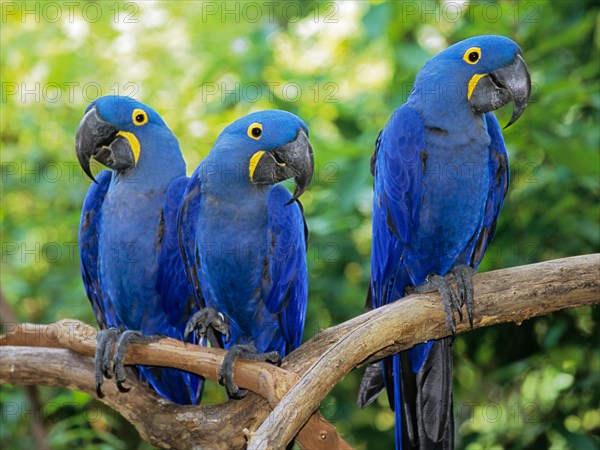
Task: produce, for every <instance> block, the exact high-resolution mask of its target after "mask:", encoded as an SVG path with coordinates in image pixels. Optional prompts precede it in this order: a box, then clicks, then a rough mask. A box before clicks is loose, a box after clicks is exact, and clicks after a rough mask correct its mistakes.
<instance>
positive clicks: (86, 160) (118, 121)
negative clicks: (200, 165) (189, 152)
mask: <svg viewBox="0 0 600 450" xmlns="http://www.w3.org/2000/svg"><path fill="white" fill-rule="evenodd" d="M75 149H76V151H77V158H78V159H79V164H80V165H81V167H82V168H83V171H84V172H85V173H86V174H87V175H88V176H89V177H90V178H91V179H92V180H93V181H96V180H95V179H94V177H93V175H92V172H91V170H90V159H91V158H94V159H95V160H96V161H98V162H99V163H101V164H104V165H105V166H107V167H109V168H110V169H113V170H114V171H116V172H117V173H118V174H128V173H133V171H134V169H136V171H139V172H143V173H144V176H146V177H149V178H150V177H152V176H154V175H156V174H170V173H174V172H181V167H182V166H183V173H182V174H184V173H185V162H184V161H183V156H182V155H181V150H180V149H179V143H178V142H177V139H176V138H175V136H174V135H173V133H172V132H171V130H170V129H169V128H168V127H167V125H166V124H165V122H164V121H163V120H162V118H161V117H160V116H159V115H158V113H156V111H154V110H153V109H152V108H150V107H148V106H146V105H144V104H143V103H140V102H138V101H137V100H134V99H132V98H130V97H121V96H118V95H108V96H105V97H100V98H98V99H96V100H94V101H93V102H92V103H90V104H89V105H88V107H87V108H86V110H85V116H84V117H83V119H82V120H81V123H80V124H79V128H78V129H77V136H76V138H75Z"/></svg>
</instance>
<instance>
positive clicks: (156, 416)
mask: <svg viewBox="0 0 600 450" xmlns="http://www.w3.org/2000/svg"><path fill="white" fill-rule="evenodd" d="M474 284H475V300H476V303H475V320H474V328H479V327H484V326H490V325H494V324H498V323H502V322H516V323H521V322H523V321H524V320H527V319H529V318H531V317H535V316H539V315H543V314H548V313H551V312H553V311H557V310H560V309H563V308H569V307H578V306H585V305H594V304H597V303H599V302H600V255H599V254H594V255H585V256H578V257H573V258H564V259H559V260H553V261H548V262H544V263H538V264H532V265H528V266H521V267H515V268H510V269H503V270H498V271H494V272H488V273H483V274H479V275H476V276H475V277H474ZM5 326H6V325H5ZM468 330H469V326H468V324H465V323H462V324H459V325H458V327H457V332H458V333H460V332H465V331H468ZM95 333H96V332H95V330H94V329H93V328H91V327H88V326H86V325H84V324H82V323H80V322H76V321H62V322H59V323H57V324H53V325H45V326H41V325H22V326H21V327H16V326H15V329H14V330H13V332H12V333H10V334H7V335H5V336H2V337H1V338H0V345H3V346H4V347H1V348H0V354H1V357H2V365H1V366H0V382H1V383H13V384H45V385H53V386H64V387H69V388H72V389H78V390H82V391H85V392H88V393H90V394H91V395H94V377H93V362H92V359H91V358H90V357H89V356H91V355H93V354H94V349H95V344H96V342H95ZM448 334H449V333H448V330H447V329H446V327H445V320H444V314H443V310H442V308H441V306H440V304H439V298H438V296H437V295H436V294H428V295H413V296H410V297H406V298H405V299H403V300H402V301H400V302H396V303H394V304H391V305H388V306H386V307H383V308H379V309H377V310H375V311H371V312H368V313H365V314H363V315H361V316H358V317H355V318H354V319H351V320H349V321H347V322H344V323H343V324H340V325H338V326H335V327H332V328H329V329H326V330H323V331H322V332H320V333H319V334H318V335H317V336H315V337H314V338H313V339H311V340H310V341H309V342H307V343H305V344H304V345H302V346H301V347H300V348H298V349H296V351H294V352H293V353H292V354H290V355H289V356H288V357H287V358H286V359H285V361H284V363H283V365H282V367H281V368H277V367H274V366H271V365H268V364H264V363H251V362H245V361H239V363H236V367H235V379H236V382H237V383H238V384H239V385H240V386H241V387H243V388H246V389H249V390H251V391H252V392H255V393H256V394H249V395H248V396H247V397H246V398H244V399H242V400H239V401H229V402H227V403H225V404H223V405H216V406H199V407H181V406H177V405H174V404H172V403H170V402H167V401H166V400H163V399H161V398H159V397H158V396H157V395H155V394H154V393H152V392H151V391H150V389H148V388H147V387H145V386H143V385H141V384H136V385H135V387H134V389H132V390H131V391H130V392H129V393H127V394H122V393H119V392H118V391H117V390H116V388H115V387H114V385H113V384H112V383H105V385H104V387H103V389H104V390H105V391H106V397H105V398H104V399H103V400H102V401H104V402H105V403H106V404H108V405H109V406H111V407H112V408H114V409H116V410H118V411H119V412H121V414H123V415H124V416H125V417H126V418H127V419H128V420H129V421H130V422H132V423H133V424H134V425H135V426H136V428H137V429H138V430H139V431H140V434H141V435H142V437H143V438H144V439H146V440H148V441H149V442H151V443H152V444H154V445H157V446H161V447H166V448H173V447H177V448H190V447H196V446H203V447H208V448H240V447H243V446H244V445H245V444H246V443H247V444H248V448H250V449H265V448H273V449H276V448H283V447H285V446H286V445H287V443H289V442H290V441H291V440H292V439H293V438H294V437H296V438H297V440H298V442H299V444H300V445H301V446H302V447H303V448H311V449H312V448H328V449H334V448H342V449H343V448H349V447H348V445H347V444H346V443H345V442H344V441H343V439H342V438H341V437H340V436H339V435H338V434H337V433H336V431H335V429H334V428H333V426H332V425H331V424H329V423H327V422H326V421H324V419H323V418H322V417H320V415H319V414H318V412H316V410H317V408H318V405H319V403H320V402H321V401H322V400H323V398H325V396H326V395H327V394H328V393H329V392H330V390H331V389H332V388H333V386H335V385H336V384H337V383H339V382H340V381H341V380H342V378H343V377H344V376H345V375H346V374H347V373H348V372H350V371H351V370H352V369H354V368H356V367H357V366H360V365H362V364H364V363H366V362H370V361H374V360H377V359H380V358H381V357H383V356H387V355H391V354H394V353H396V352H398V351H400V350H405V349H408V348H410V347H412V346H414V345H415V344H417V343H420V342H424V341H426V340H429V339H437V338H441V337H444V336H447V335H448ZM34 347H35V348H34ZM73 352H76V353H78V354H75V353H73ZM223 354H224V352H223V351H222V350H218V349H206V348H200V347H197V346H193V345H187V346H186V345H184V344H182V343H180V342H178V341H174V340H172V339H164V340H161V341H159V342H157V343H154V344H149V345H147V346H140V345H132V346H131V347H130V348H129V350H128V353H127V362H128V363H130V364H150V365H160V366H168V367H176V368H180V369H184V370H189V371H191V372H195V373H198V374H200V375H202V376H205V377H206V378H208V379H212V380H215V379H216V378H217V372H218V368H219V367H220V364H221V362H222V358H223ZM80 355H85V356H80ZM265 399H266V400H265ZM271 408H274V409H273V410H272V411H271ZM248 439H249V442H248V441H247V440H248Z"/></svg>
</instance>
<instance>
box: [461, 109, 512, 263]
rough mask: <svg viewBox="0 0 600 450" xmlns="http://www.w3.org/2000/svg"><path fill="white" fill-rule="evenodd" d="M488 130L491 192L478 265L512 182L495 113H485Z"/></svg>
mask: <svg viewBox="0 0 600 450" xmlns="http://www.w3.org/2000/svg"><path fill="white" fill-rule="evenodd" d="M485 120H486V124H487V131H488V134H489V136H490V139H491V142H490V193H489V195H488V198H487V202H486V204H485V215H484V217H483V224H482V229H481V232H480V233H479V239H478V241H477V244H476V245H475V249H474V251H473V256H472V258H471V264H472V265H473V266H474V267H477V266H478V265H479V263H480V262H481V259H482V258H483V254H484V253H485V250H486V248H487V246H488V244H489V243H490V241H491V240H492V238H493V237H494V232H495V231H496V222H497V221H498V216H499V215H500V210H502V205H503V204H504V197H506V192H507V191H508V184H509V183H510V173H509V167H508V155H507V154H506V145H505V144H504V138H503V137H502V131H501V129H500V124H499V123H498V119H496V116H495V115H494V114H493V113H487V114H486V115H485Z"/></svg>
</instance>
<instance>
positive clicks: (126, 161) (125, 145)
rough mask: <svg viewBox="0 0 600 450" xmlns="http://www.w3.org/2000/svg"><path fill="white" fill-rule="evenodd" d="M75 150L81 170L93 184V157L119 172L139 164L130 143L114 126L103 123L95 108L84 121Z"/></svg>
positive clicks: (80, 127) (78, 133)
mask: <svg viewBox="0 0 600 450" xmlns="http://www.w3.org/2000/svg"><path fill="white" fill-rule="evenodd" d="M75 150H76V152H77V159H78V160H79V164H80V165H81V168H82V169H83V171H84V172H85V173H86V175H87V176H88V177H90V178H91V179H92V181H94V182H96V180H95V179H94V176H93V175H92V171H91V170H90V159H91V158H94V159H95V160H96V161H98V162H99V163H101V164H104V165H105V166H106V167H109V168H111V169H113V170H116V171H123V170H127V169H131V168H133V167H134V166H135V163H136V158H135V155H134V152H133V149H132V148H131V143H130V140H129V139H128V138H127V136H125V135H123V134H121V133H120V132H119V130H118V129H117V128H116V127H115V126H114V125H111V124H110V123H108V122H106V121H104V120H102V118H100V116H99V115H98V111H96V108H92V109H90V110H89V111H88V112H87V113H86V115H85V116H84V117H83V119H82V120H81V123H80V124H79V128H78V129H77V135H76V137H75Z"/></svg>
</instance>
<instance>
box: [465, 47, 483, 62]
mask: <svg viewBox="0 0 600 450" xmlns="http://www.w3.org/2000/svg"><path fill="white" fill-rule="evenodd" d="M479 58H481V49H480V48H479V47H471V48H470V49H468V50H467V51H466V52H465V54H464V55H463V60H464V61H465V62H467V63H469V64H476V63H477V61H479Z"/></svg>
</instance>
